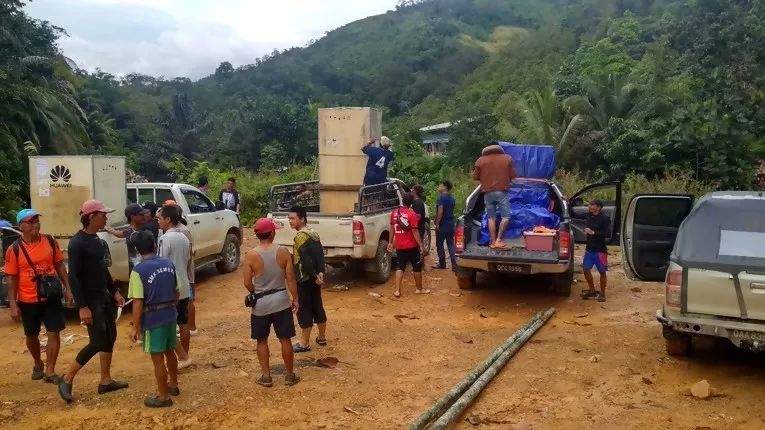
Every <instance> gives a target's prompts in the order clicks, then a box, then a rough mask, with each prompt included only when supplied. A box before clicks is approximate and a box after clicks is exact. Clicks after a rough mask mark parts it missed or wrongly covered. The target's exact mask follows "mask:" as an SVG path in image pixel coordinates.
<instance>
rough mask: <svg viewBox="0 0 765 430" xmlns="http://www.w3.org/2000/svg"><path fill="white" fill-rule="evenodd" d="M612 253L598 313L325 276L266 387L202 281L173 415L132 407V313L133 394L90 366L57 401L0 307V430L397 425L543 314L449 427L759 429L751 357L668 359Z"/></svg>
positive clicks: (764, 410) (567, 304)
mask: <svg viewBox="0 0 765 430" xmlns="http://www.w3.org/2000/svg"><path fill="white" fill-rule="evenodd" d="M247 245H248V246H250V245H251V244H249V243H248V244H247ZM611 254H612V255H611V261H612V266H614V267H612V272H611V285H612V288H611V290H610V294H609V297H608V302H606V303H604V304H601V303H597V302H594V301H582V300H580V299H579V298H577V297H575V296H576V294H573V295H572V297H571V298H561V297H556V296H554V295H552V294H550V293H548V292H546V291H545V289H544V288H543V285H542V283H541V282H540V281H539V280H537V279H513V278H502V277H479V285H480V288H479V289H477V290H475V291H459V290H458V289H457V287H456V282H455V279H454V278H453V276H452V275H451V274H450V272H448V271H443V270H438V271H437V270H429V271H428V272H427V273H426V275H425V279H426V282H427V283H428V286H429V288H431V289H432V290H433V293H432V294H430V295H425V296H416V295H414V294H413V293H412V290H413V286H412V285H413V284H412V280H411V279H409V278H408V279H407V284H406V286H405V291H404V293H405V295H404V297H402V298H401V299H395V298H393V295H392V293H393V290H392V287H391V284H390V283H389V284H388V285H383V286H377V285H372V284H369V283H368V282H366V281H360V280H355V279H354V278H353V277H352V276H351V275H349V274H347V273H344V272H340V273H337V274H334V275H333V276H332V277H331V278H330V282H329V283H328V285H327V289H326V290H325V292H324V299H325V304H326V308H327V313H328V314H329V318H330V321H329V330H328V337H329V345H328V346H326V347H323V348H322V347H316V346H314V349H313V350H312V351H311V352H309V353H306V354H300V355H298V356H297V358H298V361H297V367H298V372H299V374H300V376H301V377H302V378H303V380H302V381H301V382H300V383H299V384H298V385H297V386H295V387H285V386H284V383H283V377H282V376H281V375H282V374H283V367H282V366H281V359H280V357H279V355H278V353H277V352H276V351H277V346H278V344H277V342H276V341H275V340H272V342H271V345H272V348H271V349H272V354H271V355H272V367H273V368H274V372H275V374H276V377H275V382H276V384H275V386H274V387H273V388H270V389H269V388H262V387H260V386H258V385H256V384H255V383H254V380H255V379H256V378H257V377H258V376H259V371H258V363H257V358H256V355H255V345H254V344H253V343H252V342H251V341H250V339H249V315H248V312H247V310H246V309H245V308H244V307H243V306H242V299H243V296H244V288H243V287H242V285H241V284H242V281H241V279H240V273H239V272H237V273H233V274H229V275H225V276H220V275H217V274H215V272H214V271H210V272H209V273H205V274H204V275H203V276H201V277H200V278H201V279H200V282H199V284H198V285H199V293H198V301H197V309H198V311H197V312H198V326H199V328H200V334H199V335H198V336H195V337H193V338H192V356H193V358H194V360H195V363H196V364H195V365H194V366H193V367H192V368H190V369H188V370H186V371H185V372H183V373H182V374H181V376H180V384H181V385H180V387H181V390H182V394H181V396H180V397H178V398H176V399H175V401H176V404H175V406H174V407H173V408H171V409H163V410H149V409H146V408H145V407H143V406H142V401H143V398H144V396H145V395H146V394H147V393H149V392H151V391H152V390H153V383H154V379H153V376H152V370H151V369H152V368H151V364H150V360H149V359H148V357H147V356H146V355H145V354H143V353H142V352H141V349H140V347H138V346H133V345H131V344H130V343H129V341H128V340H127V335H128V331H129V318H126V317H123V318H122V319H121V320H120V322H119V340H118V342H117V345H116V347H115V355H114V365H113V375H114V376H115V377H117V378H121V379H125V380H127V381H129V382H130V388H129V389H128V390H125V391H122V392H117V393H111V394H107V395H98V394H97V393H96V384H97V377H98V364H97V362H96V361H95V360H94V362H91V363H90V364H89V365H88V366H87V367H86V368H85V369H84V370H83V371H82V372H81V374H80V375H79V376H78V379H77V380H76V381H75V386H74V390H75V395H76V397H77V399H76V401H75V403H74V404H72V405H70V406H67V405H65V404H64V403H63V402H62V401H61V399H59V397H58V395H57V393H56V390H55V388H54V387H53V386H52V385H46V384H43V383H42V382H39V381H31V380H30V379H29V374H30V370H31V367H32V361H31V359H30V358H29V355H28V353H26V352H25V347H24V340H23V332H22V329H21V327H20V326H17V325H14V324H13V323H12V322H11V321H10V318H9V315H8V311H7V310H6V309H2V310H0V339H2V348H1V349H0V402H1V404H0V427H2V428H62V429H69V428H72V429H75V428H77V429H79V428H99V429H110V428H125V427H130V428H132V429H144V428H147V429H148V428H276V427H288V428H306V429H346V428H402V427H404V426H405V425H406V424H407V423H408V422H410V421H411V420H412V419H413V418H415V417H416V416H417V415H419V414H420V412H422V411H423V410H424V409H426V408H427V407H428V406H429V405H430V404H431V403H432V402H433V401H435V400H436V399H437V398H439V397H440V396H441V395H442V394H443V393H444V392H445V391H446V390H448V389H449V388H450V387H451V386H453V385H454V384H455V383H456V382H458V381H459V380H460V379H461V378H462V376H463V375H464V374H465V373H466V372H467V371H468V370H470V369H471V368H472V367H473V366H474V365H476V364H477V363H479V362H480V361H482V360H483V358H484V357H485V356H486V355H487V354H488V353H489V352H490V351H492V350H493V349H494V348H495V346H496V345H497V344H499V343H500V342H501V341H502V340H504V339H505V338H507V337H508V336H509V335H510V334H511V333H513V332H514V331H515V330H516V329H517V328H518V327H519V326H520V325H522V324H523V323H524V322H525V321H526V320H527V319H528V318H529V317H530V316H532V315H533V314H534V313H536V312H537V311H539V310H541V309H545V308H547V307H549V306H555V307H556V308H557V309H558V312H557V314H556V315H555V316H554V317H553V318H552V319H551V320H550V322H548V323H547V325H546V326H545V327H543V328H542V329H541V330H540V331H539V332H538V333H537V334H536V335H535V336H534V337H533V338H532V340H531V341H530V342H529V343H528V344H527V345H526V346H525V347H524V348H523V349H522V350H521V351H520V352H519V353H518V354H517V355H516V356H515V357H514V358H513V359H512V360H511V361H510V363H509V364H508V365H507V366H506V367H505V369H504V370H503V371H502V372H501V373H500V374H499V375H498V376H497V378H496V379H495V380H494V381H493V382H492V383H491V384H490V385H489V387H488V388H487V389H486V390H485V392H484V393H483V394H482V395H481V396H480V397H479V398H478V400H477V401H476V402H475V403H474V404H473V405H472V407H471V408H470V409H469V410H468V411H467V413H466V414H465V416H463V417H462V418H461V419H460V421H459V422H458V423H457V425H456V427H458V428H473V427H474V426H477V427H480V428H534V429H559V428H572V429H573V428H576V429H578V428H641V429H643V428H650V429H654V428H657V429H663V428H668V429H669V428H671V429H675V428H681V429H706V428H710V429H733V428H751V429H762V428H765V364H763V356H762V355H760V356H757V355H754V354H750V353H743V352H739V351H736V350H734V349H733V348H727V347H720V346H718V345H715V344H710V343H707V344H706V345H705V344H700V345H697V346H698V348H697V349H698V350H699V351H698V352H697V353H696V354H695V355H694V356H692V357H690V358H687V359H675V358H670V357H668V356H667V354H666V353H665V350H664V342H663V339H662V337H661V330H660V326H659V325H658V323H657V322H656V321H655V319H654V313H655V311H656V309H658V308H659V306H660V302H661V300H662V295H663V288H662V286H661V285H660V284H648V283H639V282H633V281H628V280H626V279H625V277H624V275H623V272H622V271H621V268H620V267H619V266H618V264H615V263H618V259H619V255H618V251H617V250H616V249H613V250H612V251H611ZM577 280H578V282H577V284H576V285H575V286H574V290H575V292H578V290H579V289H581V288H582V285H583V280H582V278H581V274H580V273H578V274H577ZM338 286H340V288H337V287H338ZM342 286H346V287H349V288H348V290H344V288H342ZM338 290H339V291H338ZM370 293H377V294H379V295H381V296H382V297H374V296H372V295H370ZM397 315H398V316H399V317H398V318H397V317H396V316H397ZM401 316H404V317H403V318H402V317H401ZM409 317H411V319H410V318H409ZM70 334H85V330H84V329H82V328H81V327H79V326H78V325H77V324H76V321H74V320H70V321H69V326H68V327H67V329H66V330H65V331H64V334H63V337H64V338H66V337H67V336H68V335H70ZM85 342H86V340H84V339H82V338H81V337H79V338H76V339H75V340H74V342H73V343H72V344H69V345H65V346H63V347H62V351H61V357H60V359H59V366H58V369H57V370H58V371H59V372H61V371H63V370H64V369H65V366H66V365H68V363H71V361H72V360H73V359H74V356H75V355H76V353H77V352H78V351H79V349H80V348H81V347H82V346H83V345H84V343H85ZM324 357H335V358H337V359H338V360H339V363H338V365H337V367H335V368H322V367H317V366H315V365H314V363H315V361H316V360H317V359H320V358H324ZM701 379H706V380H708V381H709V383H710V384H711V385H712V387H713V396H712V397H710V398H708V399H706V400H700V399H697V398H694V397H692V396H690V394H689V386H690V385H691V384H693V383H695V382H697V381H699V380H701Z"/></svg>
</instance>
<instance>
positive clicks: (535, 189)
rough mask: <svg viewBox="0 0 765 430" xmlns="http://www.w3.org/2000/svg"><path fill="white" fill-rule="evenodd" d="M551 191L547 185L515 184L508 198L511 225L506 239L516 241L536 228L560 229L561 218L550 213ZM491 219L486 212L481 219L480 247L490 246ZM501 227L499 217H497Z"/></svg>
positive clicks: (538, 183) (523, 182) (520, 181)
mask: <svg viewBox="0 0 765 430" xmlns="http://www.w3.org/2000/svg"><path fill="white" fill-rule="evenodd" d="M549 193H550V189H549V186H548V185H547V184H545V183H540V182H534V181H527V180H523V179H517V180H515V181H514V182H513V184H512V186H511V187H510V190H509V191H508V197H509V198H510V225H509V226H508V227H507V230H506V231H505V234H504V235H503V238H504V239H516V238H519V237H521V236H522V235H523V232H524V231H527V230H531V229H533V228H534V227H536V226H545V227H548V228H558V226H559V225H560V217H559V216H558V215H556V214H554V213H552V212H550V203H551V201H550V194H549ZM488 225H489V217H488V216H487V215H486V212H484V214H483V218H482V219H481V231H480V234H479V237H478V243H479V245H484V246H485V245H488V244H489V241H490V239H489V227H488ZM497 225H499V216H498V217H497Z"/></svg>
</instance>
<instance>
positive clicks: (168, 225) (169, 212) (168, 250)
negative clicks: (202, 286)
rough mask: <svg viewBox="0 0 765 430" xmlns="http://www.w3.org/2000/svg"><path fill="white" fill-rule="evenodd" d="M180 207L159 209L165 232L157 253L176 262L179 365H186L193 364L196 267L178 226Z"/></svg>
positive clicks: (169, 206) (158, 216)
mask: <svg viewBox="0 0 765 430" xmlns="http://www.w3.org/2000/svg"><path fill="white" fill-rule="evenodd" d="M182 219H183V218H181V209H180V208H179V207H178V206H177V205H164V206H162V209H160V210H158V211H157V221H158V222H159V228H161V229H162V231H164V234H163V235H162V236H160V237H159V249H158V252H157V253H158V254H159V256H160V257H165V258H168V259H169V260H170V261H172V262H173V264H174V265H175V277H176V279H177V281H178V306H177V310H178V318H177V322H178V328H179V333H180V336H181V341H180V342H179V343H178V344H177V345H176V348H175V351H176V352H177V354H178V368H180V369H185V368H187V367H189V366H190V365H191V358H190V356H189V348H190V346H191V332H190V330H189V298H190V297H191V282H190V279H191V278H192V275H190V273H191V272H192V270H193V266H192V263H191V243H190V242H189V239H188V238H187V237H186V235H184V234H183V232H182V231H181V229H180V228H178V226H179V225H180V224H181V220H182Z"/></svg>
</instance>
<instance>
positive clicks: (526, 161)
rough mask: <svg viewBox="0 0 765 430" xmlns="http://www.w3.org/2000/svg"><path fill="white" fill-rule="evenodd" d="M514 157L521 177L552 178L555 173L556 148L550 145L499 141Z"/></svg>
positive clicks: (516, 170) (516, 171)
mask: <svg viewBox="0 0 765 430" xmlns="http://www.w3.org/2000/svg"><path fill="white" fill-rule="evenodd" d="M497 145H499V146H501V147H502V150H504V151H505V154H507V155H509V156H511V157H512V158H513V163H514V166H515V173H516V174H517V175H518V177H519V178H536V179H552V177H553V175H554V174H555V148H553V147H552V146H550V145H519V144H515V143H509V142H497Z"/></svg>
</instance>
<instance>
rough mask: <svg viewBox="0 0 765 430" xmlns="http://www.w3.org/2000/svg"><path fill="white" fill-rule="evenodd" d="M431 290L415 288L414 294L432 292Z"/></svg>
mask: <svg viewBox="0 0 765 430" xmlns="http://www.w3.org/2000/svg"><path fill="white" fill-rule="evenodd" d="M430 293H431V291H430V290H414V294H430Z"/></svg>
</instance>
